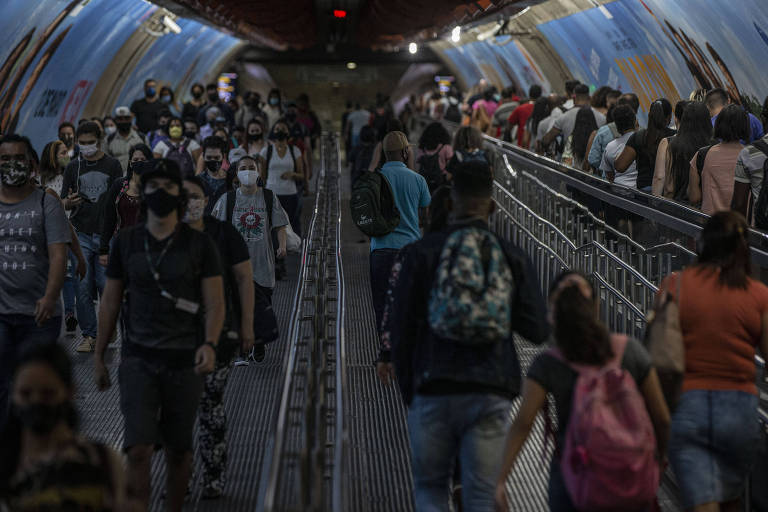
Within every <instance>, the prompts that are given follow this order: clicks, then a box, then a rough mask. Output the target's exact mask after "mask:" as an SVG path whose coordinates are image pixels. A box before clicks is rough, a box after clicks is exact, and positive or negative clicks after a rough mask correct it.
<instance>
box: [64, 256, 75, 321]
mask: <svg viewBox="0 0 768 512" xmlns="http://www.w3.org/2000/svg"><path fill="white" fill-rule="evenodd" d="M77 280H78V277H77V258H76V257H75V253H73V252H72V251H69V257H68V258H67V273H66V275H65V276H64V286H62V288H61V294H62V295H63V296H64V315H65V316H70V315H74V314H75V306H76V298H77V289H78V282H77Z"/></svg>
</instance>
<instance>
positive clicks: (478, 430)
mask: <svg viewBox="0 0 768 512" xmlns="http://www.w3.org/2000/svg"><path fill="white" fill-rule="evenodd" d="M511 406H512V402H511V401H510V400H508V399H507V398H504V397H501V396H497V395H492V394H490V393H464V394H455V395H421V394H417V395H416V397H415V398H414V399H413V402H412V403H411V406H410V408H409V409H408V430H409V433H410V437H411V456H412V467H413V485H414V500H415V502H416V511H417V512H448V511H449V510H450V505H449V496H450V489H449V482H450V479H451V476H452V475H453V466H454V463H455V461H456V459H457V458H458V459H459V466H460V472H461V484H462V493H461V496H462V510H464V512H478V511H483V512H492V511H493V510H494V490H495V488H496V480H497V478H498V477H499V471H500V469H501V464H502V460H503V455H504V440H505V438H506V435H507V431H508V430H509V425H510V414H509V413H510V410H511Z"/></svg>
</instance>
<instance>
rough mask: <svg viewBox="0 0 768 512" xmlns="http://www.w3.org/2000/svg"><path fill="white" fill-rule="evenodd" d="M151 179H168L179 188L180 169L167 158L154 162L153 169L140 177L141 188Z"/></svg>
mask: <svg viewBox="0 0 768 512" xmlns="http://www.w3.org/2000/svg"><path fill="white" fill-rule="evenodd" d="M152 178H168V179H169V180H171V181H173V182H175V183H177V184H178V185H179V187H181V169H179V164H177V163H176V162H174V161H173V160H168V159H167V158H160V159H157V160H154V167H153V168H152V169H150V170H148V171H146V172H144V174H142V175H141V188H142V189H143V188H144V185H146V184H147V182H148V181H149V180H151V179H152Z"/></svg>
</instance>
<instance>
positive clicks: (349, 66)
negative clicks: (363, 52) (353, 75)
mask: <svg viewBox="0 0 768 512" xmlns="http://www.w3.org/2000/svg"><path fill="white" fill-rule="evenodd" d="M347 69H357V62H347Z"/></svg>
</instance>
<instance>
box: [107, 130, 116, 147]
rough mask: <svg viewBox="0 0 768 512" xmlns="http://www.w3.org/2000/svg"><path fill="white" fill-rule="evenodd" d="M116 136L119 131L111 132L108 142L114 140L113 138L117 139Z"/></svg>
mask: <svg viewBox="0 0 768 512" xmlns="http://www.w3.org/2000/svg"><path fill="white" fill-rule="evenodd" d="M115 137H117V132H115V133H110V134H109V135H108V136H107V144H109V143H110V142H112V141H113V140H115Z"/></svg>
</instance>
